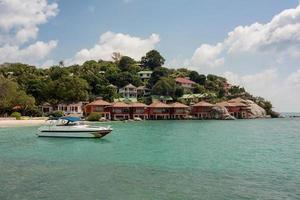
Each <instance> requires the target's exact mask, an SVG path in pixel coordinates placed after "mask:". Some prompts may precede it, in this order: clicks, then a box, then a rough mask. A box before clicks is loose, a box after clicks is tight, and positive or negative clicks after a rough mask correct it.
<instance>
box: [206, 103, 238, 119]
mask: <svg viewBox="0 0 300 200" xmlns="http://www.w3.org/2000/svg"><path fill="white" fill-rule="evenodd" d="M210 114H211V117H212V118H213V119H222V120H234V119H235V118H234V117H233V116H231V115H230V114H229V113H228V110H227V109H226V108H225V107H223V106H214V107H212V109H211V113H210Z"/></svg>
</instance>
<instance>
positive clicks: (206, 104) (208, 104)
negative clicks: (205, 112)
mask: <svg viewBox="0 0 300 200" xmlns="http://www.w3.org/2000/svg"><path fill="white" fill-rule="evenodd" d="M192 106H193V107H213V106H214V105H213V104H210V103H208V102H206V101H200V102H198V103H196V104H194V105H192Z"/></svg>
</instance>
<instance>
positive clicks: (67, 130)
mask: <svg viewBox="0 0 300 200" xmlns="http://www.w3.org/2000/svg"><path fill="white" fill-rule="evenodd" d="M111 131H112V129H111V128H109V127H88V126H85V125H83V126H43V127H41V128H39V132H38V133H37V135H38V136H39V137H71V138H102V137H104V136H105V135H107V134H109V133H110V132H111Z"/></svg>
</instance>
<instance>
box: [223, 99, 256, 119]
mask: <svg viewBox="0 0 300 200" xmlns="http://www.w3.org/2000/svg"><path fill="white" fill-rule="evenodd" d="M228 102H229V103H230V104H234V105H235V106H237V107H238V108H239V114H238V115H237V118H242V119H246V118H249V115H250V113H251V108H250V107H249V106H248V105H247V101H246V100H244V99H242V98H240V97H238V98H235V99H231V100H229V101H228Z"/></svg>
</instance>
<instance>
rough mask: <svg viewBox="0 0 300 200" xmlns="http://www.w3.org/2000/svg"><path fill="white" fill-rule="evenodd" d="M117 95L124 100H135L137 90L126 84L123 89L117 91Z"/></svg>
mask: <svg viewBox="0 0 300 200" xmlns="http://www.w3.org/2000/svg"><path fill="white" fill-rule="evenodd" d="M119 94H121V95H122V96H123V97H124V98H128V99H129V98H135V99H136V98H137V88H136V87H135V86H134V85H132V84H128V85H126V86H125V87H123V88H121V89H120V90H119Z"/></svg>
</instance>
